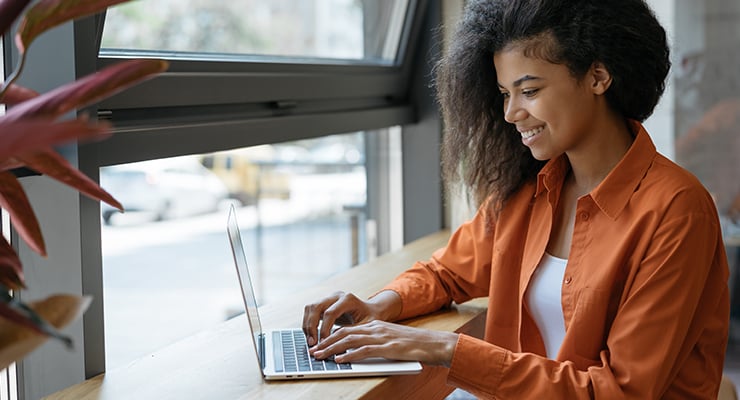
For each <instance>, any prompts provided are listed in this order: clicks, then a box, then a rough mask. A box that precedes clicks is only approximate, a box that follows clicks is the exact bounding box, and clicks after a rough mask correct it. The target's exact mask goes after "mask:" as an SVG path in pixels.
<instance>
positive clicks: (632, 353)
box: [448, 203, 728, 399]
mask: <svg viewBox="0 0 740 400" xmlns="http://www.w3.org/2000/svg"><path fill="white" fill-rule="evenodd" d="M689 205H690V206H691V207H678V208H677V209H674V210H673V211H672V212H667V213H666V214H665V215H664V216H663V217H664V220H663V222H662V223H661V224H660V225H659V227H658V228H657V230H656V231H655V232H653V234H652V235H651V237H650V238H649V241H648V242H647V243H648V244H647V246H646V247H645V252H644V254H642V258H641V263H640V265H639V268H638V269H637V270H636V271H635V272H634V275H633V276H632V277H631V279H630V283H629V287H628V288H627V289H626V291H625V293H624V295H623V296H624V297H623V300H622V301H621V302H620V306H619V309H618V311H617V314H616V317H615V318H614V320H613V321H612V325H611V329H610V331H609V332H610V333H609V335H608V337H607V349H604V350H602V351H601V352H600V358H601V360H600V364H599V363H597V364H596V365H594V366H592V367H590V368H588V369H587V370H585V371H584V370H579V369H577V368H576V367H575V364H574V363H573V361H572V360H569V361H554V360H549V359H546V358H545V357H541V356H538V355H534V354H530V353H514V352H511V351H509V350H507V349H504V348H501V347H498V346H495V345H493V344H490V343H487V342H484V341H482V340H478V339H475V338H472V337H468V336H465V335H460V338H459V339H458V343H457V346H456V348H455V353H454V356H453V361H452V363H451V367H450V371H449V374H448V381H449V382H450V383H451V384H453V385H455V386H459V387H462V388H464V389H466V390H469V391H470V392H472V393H474V394H476V395H478V396H480V397H481V398H522V396H523V395H524V394H526V398H533V399H535V398H547V399H593V398H596V399H658V398H664V396H667V397H672V396H673V397H676V396H678V397H680V398H706V399H709V398H715V397H716V393H717V392H716V390H717V386H716V384H718V383H719V379H718V378H719V377H720V376H721V360H720V362H717V360H716V357H722V355H723V354H724V348H720V347H722V345H720V343H723V342H724V341H723V340H722V335H723V334H725V335H726V326H724V322H723V321H724V317H725V315H724V314H725V313H726V312H727V310H728V306H727V304H725V303H727V299H728V298H727V288H726V279H727V264H726V261H725V260H724V259H723V257H724V253H723V251H722V243H721V235H720V230H719V226H718V224H717V218H716V214H715V213H713V212H712V211H711V210H710V211H706V210H707V208H706V203H703V204H699V207H694V206H696V205H697V204H696V203H693V204H689ZM702 205H704V206H705V207H701V206H702ZM707 330H712V332H713V334H714V333H715V332H716V334H717V336H719V339H712V340H711V341H708V342H707V344H706V346H704V344H703V343H702V339H701V337H702V335H706V334H707ZM723 332H724V333H723ZM725 339H726V336H725ZM697 351H698V352H701V353H703V355H702V356H697V355H695V354H694V355H693V357H692V356H691V355H692V354H691V353H692V352H697ZM704 357H708V358H709V359H705V358H704ZM692 360H702V361H699V362H694V361H692ZM688 363H694V364H691V365H692V367H691V368H694V366H695V368H696V369H694V371H696V370H702V374H701V375H700V376H702V377H703V378H704V379H706V380H707V381H706V382H699V383H697V382H692V385H690V387H691V389H688V391H687V392H684V393H679V394H677V393H676V392H673V393H672V396H670V395H666V391H667V390H668V388H669V386H671V385H674V380H675V379H676V377H677V376H679V375H680V374H681V373H682V371H683V370H684V369H685V368H686V367H687V365H688ZM717 365H719V367H717ZM707 369H709V370H710V371H708V372H705V371H706V370H707ZM717 369H719V370H717ZM707 377H709V378H717V379H716V382H715V379H707ZM689 379H690V378H689ZM697 387H698V388H699V389H696V388H697ZM699 392H700V393H699Z"/></svg>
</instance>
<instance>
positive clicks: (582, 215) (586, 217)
mask: <svg viewBox="0 0 740 400" xmlns="http://www.w3.org/2000/svg"><path fill="white" fill-rule="evenodd" d="M588 217H589V214H588V213H587V212H585V211H584V212H582V213H581V220H583V221H588Z"/></svg>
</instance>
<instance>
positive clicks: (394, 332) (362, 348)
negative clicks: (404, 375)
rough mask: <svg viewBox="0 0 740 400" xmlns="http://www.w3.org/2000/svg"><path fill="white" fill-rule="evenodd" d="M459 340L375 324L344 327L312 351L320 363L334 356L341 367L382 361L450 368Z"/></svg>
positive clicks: (451, 335) (454, 336)
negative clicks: (415, 362)
mask: <svg viewBox="0 0 740 400" xmlns="http://www.w3.org/2000/svg"><path fill="white" fill-rule="evenodd" d="M457 339H458V335H457V334H456V333H452V332H440V331H432V330H427V329H419V328H413V327H410V326H405V325H398V324H394V323H390V322H385V321H377V320H376V321H371V322H368V323H366V324H362V325H356V326H346V327H341V328H339V329H337V330H336V331H334V332H333V333H332V334H331V335H329V337H327V338H323V339H322V340H321V341H320V342H319V344H317V345H316V346H314V347H312V348H311V349H310V350H309V351H310V353H311V354H312V355H313V356H314V357H316V358H317V359H324V358H327V357H330V356H332V355H334V356H335V361H336V362H338V363H346V362H353V361H359V360H362V359H365V358H371V357H383V358H387V359H391V360H403V361H420V362H422V363H424V364H430V365H443V366H447V367H449V365H450V363H451V362H452V354H453V352H454V351H455V345H456V344H457ZM348 350H349V352H347V351H348Z"/></svg>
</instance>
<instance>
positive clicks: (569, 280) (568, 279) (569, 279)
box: [565, 276, 573, 285]
mask: <svg viewBox="0 0 740 400" xmlns="http://www.w3.org/2000/svg"><path fill="white" fill-rule="evenodd" d="M571 282H573V277H572V276H569V277H567V278H565V284H566V285H570V283H571Z"/></svg>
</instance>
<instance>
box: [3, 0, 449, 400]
mask: <svg viewBox="0 0 740 400" xmlns="http://www.w3.org/2000/svg"><path fill="white" fill-rule="evenodd" d="M411 4H412V5H413V7H411V6H410V7H409V10H410V12H409V13H408V16H407V26H408V27H409V28H405V29H406V30H407V31H406V32H405V33H404V36H405V37H406V38H407V39H406V40H405V41H404V42H403V43H402V46H400V48H399V54H401V55H400V56H399V58H398V62H397V63H396V65H390V66H366V65H353V64H346V65H341V64H336V63H335V64H324V65H313V64H305V63H304V64H288V63H266V62H265V63H261V62H252V63H235V62H231V61H214V62H209V63H205V62H203V61H188V60H176V61H173V62H172V64H171V68H170V70H169V71H168V72H167V73H165V74H163V75H162V76H160V77H157V78H155V79H152V80H150V81H147V82H145V83H144V84H141V85H139V86H136V87H134V88H132V89H130V90H127V91H125V92H122V93H120V94H118V95H116V96H114V97H111V98H110V99H107V100H105V101H103V102H101V103H99V104H97V105H96V106H95V107H90V108H88V109H86V110H81V112H86V113H88V114H92V115H98V116H99V117H100V118H105V119H110V120H112V122H113V124H114V126H115V127H116V128H115V130H116V134H115V135H114V136H113V137H112V138H110V139H108V140H105V141H102V142H97V143H85V144H80V145H73V146H69V147H67V148H65V152H64V153H65V155H66V156H67V157H68V159H69V160H70V161H71V162H72V164H73V165H76V166H77V167H78V168H79V169H80V170H81V171H82V172H83V173H85V174H87V175H88V176H90V177H91V178H93V179H98V178H99V176H98V175H99V168H100V167H102V166H107V165H113V164H118V163H126V162H134V161H140V160H144V159H153V158H162V157H169V156H176V155H184V154H195V153H204V152H210V151H218V150H226V149H230V148H237V147H245V146H251V145H257V144H264V143H276V142H283V141H288V140H296V139H304V138H311V137H318V136H323V135H329V134H333V133H344V132H352V131H371V130H374V129H380V128H384V127H389V126H394V125H401V126H402V127H403V138H402V140H403V168H404V176H403V181H404V183H405V184H404V188H403V199H404V202H405V203H404V223H403V226H404V242H408V241H410V240H413V239H414V238H416V237H418V236H420V235H422V234H424V233H429V232H432V231H436V230H438V229H440V228H442V227H443V222H442V219H443V211H442V207H443V206H442V194H441V185H440V184H439V179H440V178H439V154H438V153H439V152H438V147H439V143H440V141H441V122H440V120H439V116H438V113H436V108H435V104H434V99H433V96H432V95H431V92H430V88H429V77H430V74H431V58H430V57H431V56H432V53H433V52H435V51H436V48H435V44H434V43H435V42H436V41H437V40H438V39H439V38H437V37H436V36H433V33H432V32H433V31H434V29H435V28H436V27H437V26H438V24H439V20H440V19H439V18H440V15H439V9H440V8H441V7H440V5H439V3H438V2H433V1H427V0H413V1H412V2H411ZM103 21H104V15H97V16H93V17H90V18H86V19H83V20H79V21H75V22H74V23H73V24H68V25H66V26H63V27H61V28H59V29H57V30H55V32H53V33H49V34H48V35H44V36H42V37H40V38H39V39H38V40H37V43H36V44H35V45H34V47H35V48H39V47H44V46H43V45H40V44H39V43H38V42H41V43H43V42H45V41H46V42H51V43H52V44H51V45H50V46H47V48H46V50H45V51H46V52H47V53H49V54H54V53H55V52H59V51H63V52H69V53H72V54H73V60H72V61H65V64H66V65H65V66H64V67H63V68H69V67H70V66H71V67H72V68H73V70H74V72H75V76H77V77H80V76H84V75H87V74H89V73H91V72H94V71H95V70H97V69H99V68H101V67H104V66H105V65H108V64H110V63H113V62H117V61H119V60H118V59H116V58H111V57H98V49H99V43H100V33H102V23H103ZM53 36H55V37H53ZM52 37H53V38H52ZM90 38H94V40H91V39H90ZM5 40H6V42H5V43H6V44H8V43H9V41H8V38H6V39H5ZM32 51H33V49H32ZM5 53H6V58H7V57H8V56H9V53H8V52H7V51H6V52H5ZM41 57H42V58H43V56H41ZM8 59H10V60H13V59H14V58H13V57H12V55H10V58H8ZM11 65H14V63H11ZM36 68H37V69H38V72H36V73H32V74H30V75H28V76H27V79H28V80H29V81H33V80H34V79H37V78H38V77H43V76H45V73H46V72H48V71H53V70H54V69H55V68H58V65H55V64H54V63H49V62H48V61H47V62H43V61H42V62H38V63H36ZM69 80H70V79H69V77H68V76H66V75H65V77H63V78H61V79H59V80H58V81H57V82H56V83H57V84H61V83H66V82H68V81H69ZM30 86H33V85H30ZM241 87H247V88H250V89H252V90H250V91H249V93H243V92H245V91H244V90H240V89H239V88H241ZM182 88H187V90H182ZM42 89H45V88H42ZM23 179H27V180H28V185H29V186H30V187H31V191H32V192H33V193H32V195H33V196H34V197H35V198H37V199H39V200H38V203H39V204H40V206H39V207H36V209H37V214H39V215H40V217H41V218H42V219H43V222H42V225H43V226H42V229H44V233H45V237H46V238H47V242H48V243H49V245H50V247H54V243H55V242H57V241H63V240H61V239H62V237H67V238H68V239H69V238H72V239H74V240H72V241H71V242H72V244H67V245H66V247H65V248H64V250H58V251H57V253H50V259H51V258H52V257H54V258H53V261H56V260H59V258H58V257H60V255H59V254H58V253H59V252H61V253H66V254H61V257H62V259H64V257H67V258H68V261H65V263H67V264H69V265H68V266H64V267H61V266H56V265H55V266H54V267H53V268H51V267H50V268H49V269H51V270H54V269H57V271H56V273H58V274H64V276H65V277H66V278H65V282H59V281H60V280H50V278H49V275H48V272H47V271H46V269H45V268H39V266H38V265H33V264H40V263H42V264H43V263H44V262H41V261H39V258H38V257H37V256H35V255H34V254H32V253H31V252H30V251H28V250H27V249H23V244H20V245H19V246H20V247H21V251H20V253H21V257H22V260H23V263H24V265H31V268H34V269H35V272H34V274H33V275H34V276H32V277H30V278H31V279H29V287H31V288H35V287H38V288H41V289H42V291H45V290H53V291H56V292H67V293H78V294H85V295H91V296H92V297H93V299H94V301H93V303H92V305H91V307H90V308H89V309H88V311H87V312H86V313H85V315H84V316H83V320H82V321H81V322H80V323H79V324H73V325H74V326H73V327H72V328H70V329H71V330H72V331H73V336H74V337H75V339H76V341H77V343H78V346H79V348H78V350H77V351H76V352H75V353H74V354H70V355H67V354H60V353H59V351H58V349H51V350H48V349H46V348H42V349H40V350H38V351H37V352H36V353H35V355H34V356H33V357H29V358H27V359H25V360H24V361H23V362H22V363H21V370H20V371H19V380H20V382H19V386H20V392H21V397H20V398H22V399H23V398H38V397H42V396H44V395H46V394H48V393H50V392H52V391H55V390H58V389H59V388H60V387H59V386H60V385H61V386H62V387H64V385H67V386H68V385H71V384H74V383H77V382H79V381H80V380H81V379H84V378H90V377H93V376H95V375H98V374H100V373H102V372H105V343H104V329H105V326H104V309H103V305H102V299H103V287H102V282H103V280H102V254H101V246H100V245H101V243H100V232H101V227H100V204H99V203H97V202H95V201H92V200H89V199H87V198H85V197H83V196H79V195H77V194H72V197H73V198H74V200H73V199H72V198H70V193H69V189H66V188H63V187H61V186H60V185H56V184H47V183H46V181H45V180H44V179H46V178H45V177H29V178H23ZM409 182H411V183H412V184H408V185H407V184H406V183H409ZM381 186H383V187H387V185H381ZM56 198H59V199H63V202H62V203H58V206H59V207H64V210H63V211H64V212H60V209H59V207H56V206H52V205H50V203H49V202H48V201H46V200H42V199H56ZM32 202H34V199H32ZM369 208H370V207H369ZM379 209H382V207H381V208H379V207H375V208H372V209H371V210H370V211H371V212H382V211H373V210H379ZM409 209H413V210H414V211H413V212H410V213H409ZM67 211H69V212H67ZM369 217H370V218H375V219H377V220H383V219H384V218H385V219H387V216H386V217H383V216H382V215H381V216H378V215H370V216H369ZM62 232H64V233H63V234H62ZM384 250H387V249H381V251H384ZM42 267H43V266H42ZM41 269H43V271H39V270H41ZM60 269H62V270H60ZM53 276H56V275H53ZM52 279H53V278H52ZM50 287H51V288H50ZM80 357H82V358H80ZM81 359H82V360H83V361H80V360H81ZM70 366H73V368H70ZM79 370H82V371H83V373H84V375H83V376H82V377H81V376H80V375H79V374H77V373H74V374H71V375H70V374H69V373H62V372H63V371H67V372H68V371H79ZM38 373H40V374H41V375H38ZM42 375H43V376H47V377H48V376H54V379H50V380H48V381H47V380H46V379H45V381H44V382H39V380H38V379H36V377H37V376H42Z"/></svg>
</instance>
